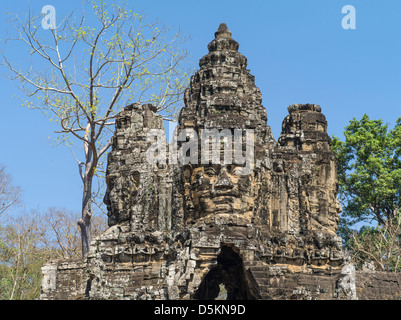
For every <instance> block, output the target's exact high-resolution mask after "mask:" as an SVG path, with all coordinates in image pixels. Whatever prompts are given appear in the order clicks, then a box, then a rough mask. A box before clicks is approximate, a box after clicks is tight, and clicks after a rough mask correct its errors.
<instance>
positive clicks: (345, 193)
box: [332, 114, 401, 230]
mask: <svg viewBox="0 0 401 320" xmlns="http://www.w3.org/2000/svg"><path fill="white" fill-rule="evenodd" d="M344 136H345V141H341V140H340V139H339V138H337V137H333V143H332V150H333V152H334V153H335V154H336V157H337V170H338V179H339V199H340V201H341V203H342V205H343V214H342V218H343V219H344V220H343V221H344V222H346V221H347V222H349V223H352V224H353V223H356V222H365V223H372V222H376V223H377V224H379V225H380V226H383V227H384V228H388V229H389V230H390V229H391V225H392V224H393V223H394V222H395V221H396V217H397V214H398V212H399V209H400V204H401V198H400V192H401V118H400V119H398V120H397V122H396V125H395V126H394V128H392V129H391V128H390V127H389V125H388V124H384V123H383V121H382V120H371V119H369V117H368V116H367V115H366V114H365V115H364V116H363V117H362V119H361V120H356V119H355V118H354V119H353V120H352V121H350V124H349V125H348V126H347V127H346V128H345V132H344Z"/></svg>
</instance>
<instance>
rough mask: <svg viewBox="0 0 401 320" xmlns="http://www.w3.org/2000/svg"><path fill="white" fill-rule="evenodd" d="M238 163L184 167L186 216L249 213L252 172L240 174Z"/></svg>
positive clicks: (252, 187) (253, 184)
mask: <svg viewBox="0 0 401 320" xmlns="http://www.w3.org/2000/svg"><path fill="white" fill-rule="evenodd" d="M243 169H244V168H243V167H242V166H239V165H212V164H210V165H201V166H199V167H196V168H191V167H190V166H187V167H185V168H184V183H185V200H186V201H185V202H186V213H187V214H186V217H187V219H190V220H191V219H198V218H200V217H204V216H207V215H209V214H221V213H227V214H245V215H252V213H253V209H254V199H255V196H254V194H255V191H254V189H255V183H254V180H255V173H254V172H252V173H251V174H248V175H243V174H242V173H243Z"/></svg>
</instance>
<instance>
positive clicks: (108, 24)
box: [2, 0, 187, 257]
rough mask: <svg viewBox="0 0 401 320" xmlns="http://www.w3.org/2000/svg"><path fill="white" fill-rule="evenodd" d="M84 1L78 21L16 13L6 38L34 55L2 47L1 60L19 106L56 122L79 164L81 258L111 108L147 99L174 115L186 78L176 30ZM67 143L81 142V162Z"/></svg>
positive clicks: (111, 121) (110, 122) (85, 247)
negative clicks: (27, 60) (47, 23)
mask: <svg viewBox="0 0 401 320" xmlns="http://www.w3.org/2000/svg"><path fill="white" fill-rule="evenodd" d="M88 4H89V6H90V8H89V14H88V13H87V12H85V10H86V8H87V6H83V13H82V16H80V19H79V20H77V21H76V20H74V17H75V16H74V15H70V16H68V17H65V18H64V19H63V20H62V21H61V22H60V23H59V24H58V25H57V28H55V29H49V30H44V29H43V28H41V24H40V23H41V16H35V15H33V14H32V13H31V11H29V13H28V16H27V17H26V18H25V19H21V18H20V17H18V16H15V17H14V18H13V20H12V21H11V22H12V23H13V25H14V26H15V28H16V37H15V38H12V39H8V41H12V40H15V41H18V42H21V43H22V44H23V45H25V46H26V47H27V49H28V50H27V53H29V54H30V57H31V58H32V59H33V61H32V63H31V65H30V66H29V67H27V68H23V66H20V65H18V63H15V62H13V61H12V59H10V58H9V57H7V54H6V53H5V52H3V53H2V57H3V61H2V64H3V65H4V66H5V67H7V68H8V70H9V71H10V74H11V77H12V79H13V80H15V81H17V82H18V83H19V87H20V89H21V90H22V91H23V93H24V94H25V95H26V96H27V97H28V99H27V100H26V101H25V103H24V104H25V106H27V107H29V108H34V109H39V110H41V111H43V113H44V114H45V115H46V116H47V117H49V118H50V120H51V121H55V122H56V123H57V124H58V125H59V128H60V129H59V130H58V131H57V133H58V138H57V139H58V141H59V142H62V143H64V144H66V145H67V146H68V147H69V148H70V150H71V151H72V152H73V154H74V157H75V159H76V161H77V163H78V168H79V174H80V177H81V179H82V183H83V195H82V212H81V218H80V219H79V222H78V224H79V226H80V230H81V239H82V255H83V257H86V256H87V253H88V248H89V244H90V241H91V217H92V202H93V197H92V193H93V188H94V187H93V182H94V180H93V179H94V177H95V176H96V175H97V174H99V171H101V170H100V169H101V157H102V156H103V155H104V154H105V152H106V151H107V150H108V148H109V147H110V146H111V143H112V142H111V138H110V137H111V134H112V129H111V126H113V125H114V118H115V116H116V113H117V112H118V111H119V110H120V109H121V108H122V107H124V106H126V105H128V104H129V103H130V102H139V103H153V104H155V105H156V106H157V108H158V110H159V112H160V113H161V114H162V115H164V116H165V119H171V118H174V117H175V116H176V115H177V110H178V109H179V105H177V103H181V95H182V93H183V90H184V89H185V87H186V83H187V73H185V72H183V70H182V67H183V62H184V58H185V57H186V52H184V51H182V50H181V49H180V46H181V41H183V40H185V39H183V37H182V35H181V33H180V32H179V31H176V32H175V31H174V30H173V29H171V28H166V27H163V26H160V25H159V24H158V23H157V22H154V23H148V22H146V21H145V19H144V17H143V16H142V15H141V14H139V13H136V12H133V11H132V10H127V9H126V7H125V6H121V5H117V4H116V3H115V2H114V1H113V2H112V4H111V5H106V4H105V2H104V1H100V0H98V1H94V0H92V1H88ZM7 43H8V42H7ZM33 66H36V68H34V67H33ZM74 142H78V143H79V145H80V146H81V147H79V150H81V151H83V152H82V153H83V160H82V161H81V160H80V159H79V158H80V156H79V155H78V156H77V154H76V150H77V149H74V148H76V145H75V144H74ZM74 150H75V151H74Z"/></svg>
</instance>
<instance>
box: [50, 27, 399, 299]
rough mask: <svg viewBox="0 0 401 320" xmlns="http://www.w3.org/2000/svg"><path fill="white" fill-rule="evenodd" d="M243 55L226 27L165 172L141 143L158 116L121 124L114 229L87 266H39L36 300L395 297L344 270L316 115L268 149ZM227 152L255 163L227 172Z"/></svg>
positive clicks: (138, 115) (328, 160)
mask: <svg viewBox="0 0 401 320" xmlns="http://www.w3.org/2000/svg"><path fill="white" fill-rule="evenodd" d="M238 48H239V45H238V43H237V42H236V41H235V40H234V39H232V37H231V32H230V31H229V30H228V28H227V26H226V25H225V24H221V25H220V27H219V29H218V31H217V32H216V33H215V39H214V40H212V41H211V42H210V43H209V45H208V49H209V53H208V54H207V55H205V56H204V57H203V58H202V59H200V62H199V66H200V69H199V70H198V71H197V72H196V73H195V74H194V75H193V76H192V78H191V82H190V86H189V88H188V89H187V90H186V92H185V97H184V99H185V107H184V108H183V109H182V110H181V113H180V116H179V125H178V127H177V131H176V136H175V139H173V141H172V143H171V144H170V145H169V148H166V150H165V152H166V155H167V158H168V161H165V162H163V161H160V162H158V163H156V162H154V163H152V162H149V153H148V152H149V148H150V147H151V146H152V140H151V139H149V134H150V133H152V132H154V131H155V130H156V131H157V130H158V131H161V132H164V127H163V121H162V118H161V116H160V115H158V114H157V112H156V108H155V107H154V106H152V105H140V104H132V105H130V106H127V107H126V108H124V109H123V110H122V111H121V112H120V113H119V114H118V116H117V119H116V131H115V134H114V137H113V147H112V151H111V152H110V154H109V156H108V167H107V177H106V179H107V192H106V196H105V199H104V201H105V203H106V204H107V209H108V219H109V220H108V221H109V229H108V230H107V231H105V232H104V233H103V234H102V235H101V236H99V237H98V238H96V239H94V240H93V242H92V244H91V249H90V253H89V256H88V258H87V261H84V262H68V261H54V262H50V263H49V264H47V265H46V266H45V267H44V268H43V273H44V280H43V286H42V299H82V298H86V299H170V300H173V299H215V298H216V297H217V296H218V295H219V292H220V290H221V288H222V287H223V286H224V288H225V289H226V291H227V299H236V300H238V299H394V298H399V297H400V293H401V290H400V286H399V283H400V280H401V279H400V278H399V277H398V276H397V275H391V274H386V273H378V272H373V273H372V272H370V273H363V272H356V271H355V269H354V268H353V265H352V264H348V263H347V261H346V259H345V258H344V254H343V251H342V245H341V238H339V237H338V236H337V235H336V229H337V223H338V214H339V212H341V208H340V206H339V203H338V200H337V174H336V163H335V157H334V155H333V153H332V152H331V150H330V143H331V142H330V137H329V136H328V134H327V122H326V119H325V116H324V115H323V114H322V113H321V108H320V106H318V105H315V104H294V105H291V106H289V107H288V112H289V113H288V115H287V117H286V118H285V119H284V121H283V125H282V133H281V135H280V137H279V138H278V140H277V141H276V140H275V139H274V137H273V135H272V132H271V129H270V127H269V126H268V125H267V113H266V109H265V108H264V107H263V106H262V95H261V92H260V90H259V89H258V88H257V87H256V85H255V79H254V77H253V76H252V75H251V74H250V72H249V70H248V69H247V59H246V58H245V57H244V56H243V55H242V54H241V53H239V51H238ZM212 129H215V130H218V132H219V133H222V132H224V134H222V135H221V139H220V138H219V139H220V140H218V142H219V143H220V144H221V146H222V148H221V149H220V151H218V155H219V161H218V163H205V162H204V161H201V160H202V157H203V156H204V154H205V152H204V151H205V150H209V149H208V148H209V146H210V145H209V144H208V143H207V144H206V145H207V147H206V149H201V147H200V146H199V148H198V149H196V150H189V153H190V157H191V159H192V161H189V163H180V162H179V161H174V157H173V156H172V155H173V154H174V153H173V151H174V149H175V148H177V149H180V148H181V149H180V150H182V147H184V145H185V142H186V141H187V140H188V141H189V140H190V138H191V137H190V135H191V134H192V135H193V134H196V135H197V136H198V137H202V135H203V134H204V133H205V132H207V130H212ZM227 130H228V131H227ZM235 130H237V132H238V131H240V132H242V133H243V134H242V135H240V136H239V141H241V142H244V141H246V142H247V143H248V144H249V140H248V139H247V137H246V136H245V132H252V133H253V140H252V141H253V148H250V146H249V145H247V144H246V143H245V144H244V143H242V144H237V145H235V144H234V146H233V143H232V142H233V141H232V140H230V138H229V137H230V135H229V133H233V132H234V131H235ZM180 137H181V139H180ZM182 137H184V139H182ZM248 138H249V137H248ZM207 141H209V140H207ZM238 146H240V147H238ZM223 147H224V148H223ZM227 149H228V150H229V151H230V155H232V154H234V153H236V154H237V155H242V156H244V155H246V154H247V152H248V151H252V153H251V155H252V157H248V158H247V157H245V159H248V160H249V159H251V163H249V162H248V163H247V162H246V161H245V162H243V163H241V161H238V159H237V158H236V159H234V161H232V162H227V161H223V159H225V158H224V157H225V155H226V154H225V153H224V154H223V150H227ZM250 149H251V150H250ZM187 151H188V150H186V151H185V150H184V151H183V152H184V153H186V152H187ZM209 151H210V150H209ZM159 152H161V153H163V152H162V150H159ZM176 160H177V159H176ZM372 283H374V285H372Z"/></svg>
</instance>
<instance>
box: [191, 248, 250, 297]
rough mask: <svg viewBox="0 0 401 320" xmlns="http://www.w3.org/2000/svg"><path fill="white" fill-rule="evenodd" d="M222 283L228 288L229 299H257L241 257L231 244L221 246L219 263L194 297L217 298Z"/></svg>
mask: <svg viewBox="0 0 401 320" xmlns="http://www.w3.org/2000/svg"><path fill="white" fill-rule="evenodd" d="M221 285H223V286H224V287H225V289H226V290H227V296H226V299H227V300H255V299H257V297H256V294H255V293H254V290H251V289H252V288H250V283H249V281H248V279H247V276H246V274H245V270H244V265H243V261H242V259H241V257H240V256H239V254H238V253H236V252H235V251H234V250H233V248H232V247H229V246H223V247H222V248H221V253H220V254H219V256H218V257H217V265H216V266H215V267H213V268H212V269H211V270H210V271H209V272H208V273H207V275H206V276H205V277H204V279H203V280H202V282H201V284H200V285H199V288H198V290H197V291H196V293H195V295H194V298H195V299H198V300H215V299H216V298H217V297H218V296H219V293H220V289H221Z"/></svg>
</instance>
